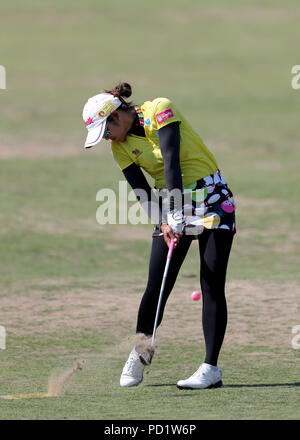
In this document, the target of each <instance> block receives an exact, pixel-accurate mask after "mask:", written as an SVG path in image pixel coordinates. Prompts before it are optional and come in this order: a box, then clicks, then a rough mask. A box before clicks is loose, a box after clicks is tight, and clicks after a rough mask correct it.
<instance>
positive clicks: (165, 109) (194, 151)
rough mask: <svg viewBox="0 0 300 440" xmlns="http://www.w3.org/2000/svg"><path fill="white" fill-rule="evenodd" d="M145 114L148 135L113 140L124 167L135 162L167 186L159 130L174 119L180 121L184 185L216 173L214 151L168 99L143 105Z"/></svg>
mask: <svg viewBox="0 0 300 440" xmlns="http://www.w3.org/2000/svg"><path fill="white" fill-rule="evenodd" d="M139 107H140V109H141V110H142V112H143V116H144V129H145V134H146V137H141V136H136V135H134V134H131V135H129V136H127V139H126V141H125V142H114V141H112V142H111V149H112V153H113V156H114V159H115V160H116V162H117V163H118V165H119V167H120V168H121V170H124V169H125V168H127V167H128V166H129V165H131V164H132V163H135V164H136V165H138V166H139V167H141V168H142V169H143V170H145V171H146V172H147V173H148V174H150V176H151V177H152V178H153V179H154V180H155V187H156V188H157V189H162V188H165V187H166V182H165V176H164V161H163V157H162V154H161V150H160V144H159V137H158V130H159V129H160V128H162V127H164V126H166V125H168V124H170V123H172V122H179V123H180V126H179V127H180V168H181V174H182V183H183V186H185V185H188V184H190V183H193V182H195V181H196V180H199V179H202V178H203V177H206V176H208V175H209V174H214V173H215V172H216V170H217V169H218V164H217V162H216V159H215V157H214V156H213V154H212V153H211V152H210V151H209V150H208V148H207V147H206V146H205V145H204V143H203V141H202V139H201V138H200V136H199V135H198V134H197V133H196V132H195V131H194V130H193V128H192V127H191V125H190V124H189V123H188V122H187V120H186V119H185V118H184V116H183V115H182V114H181V113H180V112H179V110H177V108H176V107H175V105H174V104H173V102H172V101H170V100H169V99H167V98H156V99H153V100H152V101H146V102H144V103H143V104H142V105H141V106H139Z"/></svg>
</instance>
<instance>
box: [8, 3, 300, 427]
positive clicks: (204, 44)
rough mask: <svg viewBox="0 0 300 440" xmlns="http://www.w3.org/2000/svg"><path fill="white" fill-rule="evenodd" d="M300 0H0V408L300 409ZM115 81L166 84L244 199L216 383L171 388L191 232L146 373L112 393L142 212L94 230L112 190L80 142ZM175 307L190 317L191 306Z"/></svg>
mask: <svg viewBox="0 0 300 440" xmlns="http://www.w3.org/2000/svg"><path fill="white" fill-rule="evenodd" d="M298 3H299V2H297V1H293V0H287V1H285V2H284V4H283V3H282V2H279V1H273V2H270V1H267V0H262V1H250V0H247V1H243V2H240V1H238V0H229V1H225V0H212V1H208V0H203V1H201V2H199V1H196V0H186V1H185V2H182V1H179V0H172V1H170V0H168V1H166V2H159V1H158V0H153V1H152V2H151V3H147V2H146V3H145V2H138V1H137V0H130V1H128V2H126V7H125V6H124V2H122V1H121V0H116V1H114V2H113V3H111V2H104V1H98V0H78V1H76V2H71V1H70V0H63V1H58V0H52V1H49V0H47V1H43V2H40V1H37V0H27V1H26V2H21V3H20V2H18V1H17V0H10V1H9V2H5V3H3V4H1V6H0V64H1V65H3V66H5V68H6V74H7V78H6V82H7V89H6V90H2V89H0V112H1V117H0V160H1V165H0V166H1V172H0V186H1V189H2V190H1V210H0V234H1V241H0V261H1V264H0V310H1V312H0V325H2V326H5V329H6V333H7V338H6V349H5V350H0V396H3V395H8V394H33V393H46V392H47V384H48V380H49V377H50V375H51V373H52V372H56V373H57V374H60V373H63V372H64V371H65V370H67V369H69V368H72V367H73V366H74V365H75V364H76V361H77V360H78V359H85V360H86V365H85V367H84V368H83V370H82V371H79V372H76V374H75V375H74V376H73V377H72V380H71V381H70V383H69V384H68V386H66V387H65V390H64V392H63V394H62V395H61V396H59V397H51V398H45V399H22V400H4V399H1V398H0V418H1V419H2V420H4V419H65V420H70V419H97V420H99V419H100V420H141V419H145V420H155V419H157V420H170V419H173V420H184V419H186V420H204V419H212V420H236V419H241V420H242V419H248V420H249V419H261V420H275V419H284V420H291V419H299V416H300V409H299V399H300V387H299V386H300V379H299V370H300V369H299V360H300V349H299V348H297V345H299V339H298V344H296V346H295V343H294V347H293V345H292V340H293V338H294V341H295V340H296V339H297V338H296V336H297V335H296V334H295V333H292V330H293V328H294V327H295V326H297V325H300V313H299V290H300V289H299V287H300V275H299V252H300V239H299V237H300V234H299V232H300V227H299V214H300V210H299V194H298V188H299V171H298V164H299V161H300V152H299V151H300V148H299V146H300V145H299V103H300V90H294V89H293V88H292V87H291V79H292V75H291V69H292V66H294V65H296V64H300V60H299V45H298V42H299V38H300V31H299V19H300V7H299V4H298ZM119 80H124V81H127V82H129V83H130V84H131V85H132V87H133V97H132V98H133V100H134V101H135V102H137V103H139V102H142V101H144V100H146V99H151V98H153V97H156V96H167V97H170V98H171V99H173V100H174V101H175V102H176V104H177V106H178V107H179V108H180V109H181V110H182V112H183V113H184V114H185V115H186V116H187V118H188V120H189V121H190V122H191V123H192V124H193V126H194V127H195V129H197V131H198V132H199V134H200V135H201V136H202V138H203V139H204V141H205V143H206V144H207V145H208V146H209V148H210V149H211V150H212V151H213V153H214V154H215V155H216V157H217V160H218V163H219V166H220V168H221V170H222V172H223V173H224V175H225V176H226V178H227V180H228V182H229V185H230V187H231V189H232V191H233V192H234V194H235V199H236V202H237V209H238V210H237V215H238V218H237V227H238V233H237V235H236V237H235V241H234V245H233V249H232V256H231V260H230V265H229V268H228V283H227V299H228V312H229V317H228V318H229V320H228V327H227V333H226V337H225V341H224V345H223V348H222V352H221V355H220V360H219V367H220V369H221V370H222V371H223V383H224V387H223V388H220V389H216V390H204V391H200V392H197V391H180V390H178V389H177V388H176V382H177V381H178V380H179V379H183V378H186V377H188V376H189V375H190V374H192V373H193V372H194V371H195V370H196V368H198V366H199V364H200V363H201V362H202V361H203V356H204V340H203V333H202V328H201V313H202V305H201V303H200V302H199V303H196V302H193V301H191V300H190V298H189V296H190V293H191V292H192V291H193V290H196V289H199V275H198V274H199V257H198V249H197V246H196V244H193V246H192V247H191V250H190V252H189V254H188V256H187V259H186V261H185V263H184V265H183V267H182V270H181V272H180V274H179V276H178V281H177V284H176V286H175V288H174V291H173V293H172V295H171V298H170V300H169V302H168V305H167V308H166V313H165V319H164V321H163V324H162V326H161V327H160V328H159V330H158V333H157V342H158V349H157V355H156V356H155V358H154V360H153V363H152V366H151V368H150V369H148V373H147V374H145V377H144V382H143V383H142V384H141V386H139V387H137V388H133V389H121V388H120V387H119V376H120V373H121V371H122V368H123V364H124V362H125V360H126V359H127V356H128V352H129V350H130V349H131V344H132V336H133V335H134V331H135V322H136V315H137V309H138V306H139V301H140V298H141V295H142V293H143V290H144V288H145V283H146V276H147V270H148V257H149V252H150V246H151V232H152V226H151V225H137V226H134V225H118V224H116V225H111V226H108V225H99V224H98V223H97V222H96V217H95V216H96V210H97V208H98V206H99V202H97V201H96V194H97V192H98V191H99V190H100V189H101V188H112V189H114V190H115V191H117V190H118V184H119V180H122V175H121V172H120V171H119V169H118V167H117V165H116V164H115V163H114V162H113V160H112V155H111V153H110V148H109V144H108V143H106V142H103V143H101V144H100V145H98V146H97V147H96V148H94V149H92V150H90V151H83V148H82V147H83V143H84V139H85V136H86V130H85V127H84V125H83V122H82V119H81V112H82V108H83V105H84V104H85V102H86V100H87V98H88V97H90V96H92V95H94V94H96V93H98V92H100V91H102V90H103V89H104V88H109V87H111V86H114V85H115V84H116V83H117V82H118V81H119ZM183 310H184V315H183Z"/></svg>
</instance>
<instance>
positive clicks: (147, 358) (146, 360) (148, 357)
mask: <svg viewBox="0 0 300 440" xmlns="http://www.w3.org/2000/svg"><path fill="white" fill-rule="evenodd" d="M173 250H174V240H171V243H170V246H169V252H168V255H167V261H166V266H165V270H164V275H163V279H162V283H161V288H160V294H159V299H158V304H157V309H156V316H155V321H154V327H153V333H152V340H151V347H150V349H147V351H146V353H143V354H140V355H139V358H140V361H141V362H142V364H144V365H150V364H151V361H152V357H153V354H154V341H155V335H156V329H157V322H158V317H159V312H160V307H161V301H162V297H163V293H164V289H165V284H166V280H167V276H168V271H169V266H170V262H171V258H172V254H173Z"/></svg>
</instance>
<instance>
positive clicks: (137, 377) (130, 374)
mask: <svg viewBox="0 0 300 440" xmlns="http://www.w3.org/2000/svg"><path fill="white" fill-rule="evenodd" d="M144 368H145V365H144V364H142V362H141V361H140V358H139V354H138V352H137V351H136V350H135V348H133V350H132V351H131V353H130V355H129V358H128V359H127V361H126V364H125V365H124V368H123V371H122V374H121V377H120V385H121V387H134V386H137V385H139V384H140V383H141V382H142V380H143V372H144Z"/></svg>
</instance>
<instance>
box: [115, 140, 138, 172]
mask: <svg viewBox="0 0 300 440" xmlns="http://www.w3.org/2000/svg"><path fill="white" fill-rule="evenodd" d="M111 151H112V154H113V157H114V159H115V161H116V162H117V164H118V165H119V167H120V168H121V170H122V171H123V170H124V169H125V168H127V167H129V165H131V164H132V163H134V162H133V161H132V160H131V158H130V157H129V155H128V154H127V153H126V151H124V149H123V148H122V146H121V145H120V143H119V142H112V143H111Z"/></svg>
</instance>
